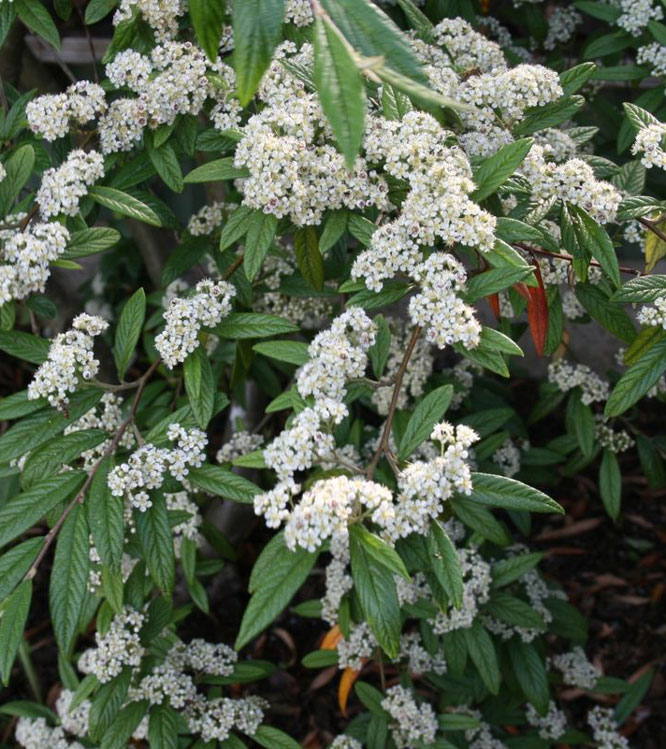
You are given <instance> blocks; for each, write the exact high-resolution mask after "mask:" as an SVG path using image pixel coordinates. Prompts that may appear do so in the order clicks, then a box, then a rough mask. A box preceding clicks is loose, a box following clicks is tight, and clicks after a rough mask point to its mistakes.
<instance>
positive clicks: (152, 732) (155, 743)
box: [148, 0, 217, 749]
mask: <svg viewBox="0 0 666 749" xmlns="http://www.w3.org/2000/svg"><path fill="white" fill-rule="evenodd" d="M191 8H192V0H190V14H191V12H192V11H191ZM216 51H217V47H216ZM178 724H179V719H178V713H177V712H176V711H175V710H174V709H173V708H172V707H171V706H170V705H165V704H162V705H157V707H154V708H153V709H152V710H151V712H150V724H149V726H148V742H149V744H150V746H151V747H155V749H178Z"/></svg>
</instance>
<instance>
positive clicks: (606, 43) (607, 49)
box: [583, 31, 635, 60]
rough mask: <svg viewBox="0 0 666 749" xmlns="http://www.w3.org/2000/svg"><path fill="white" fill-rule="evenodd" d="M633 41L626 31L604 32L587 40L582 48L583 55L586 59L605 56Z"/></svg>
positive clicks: (631, 43)
mask: <svg viewBox="0 0 666 749" xmlns="http://www.w3.org/2000/svg"><path fill="white" fill-rule="evenodd" d="M634 43H635V40H634V37H633V36H631V34H627V32H626V31H616V32H615V33H613V34H604V35H603V36H599V37H597V38H596V39H593V40H592V41H591V42H589V43H588V44H587V45H586V46H585V48H584V49H583V57H584V58H585V59H586V60H595V59H596V58H597V57H605V56H606V55H612V54H614V53H615V52H621V51H622V50H623V49H627V47H631V46H632V45H633V44H634Z"/></svg>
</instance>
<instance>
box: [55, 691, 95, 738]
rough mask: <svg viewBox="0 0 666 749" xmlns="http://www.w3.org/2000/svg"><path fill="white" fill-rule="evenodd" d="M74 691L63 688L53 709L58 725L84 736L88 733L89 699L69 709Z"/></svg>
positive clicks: (69, 731) (74, 733) (76, 734)
mask: <svg viewBox="0 0 666 749" xmlns="http://www.w3.org/2000/svg"><path fill="white" fill-rule="evenodd" d="M73 698H74V692H72V691H71V690H69V689H63V690H62V692H60V696H59V697H58V699H57V700H56V703H55V709H56V713H57V715H58V718H59V719H60V725H61V726H62V727H63V729H64V730H65V731H67V733H71V734H73V735H74V736H85V735H86V734H87V733H88V717H89V715H90V706H91V703H90V700H83V701H82V702H80V703H79V705H78V706H77V707H75V708H74V709H73V710H70V706H71V704H72V700H73Z"/></svg>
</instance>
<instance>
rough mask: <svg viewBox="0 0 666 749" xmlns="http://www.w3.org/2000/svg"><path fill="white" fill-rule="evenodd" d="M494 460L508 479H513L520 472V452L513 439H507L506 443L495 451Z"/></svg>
mask: <svg viewBox="0 0 666 749" xmlns="http://www.w3.org/2000/svg"><path fill="white" fill-rule="evenodd" d="M492 460H493V463H496V464H497V466H498V467H499V469H500V471H501V472H502V473H503V474H504V475H505V476H507V477H508V478H512V477H513V476H515V475H516V474H517V473H518V471H520V450H519V449H518V447H517V446H516V444H515V442H514V441H513V440H512V439H511V437H507V438H506V440H505V441H504V443H503V444H502V445H501V446H500V447H498V448H497V450H495V452H494V453H493V456H492Z"/></svg>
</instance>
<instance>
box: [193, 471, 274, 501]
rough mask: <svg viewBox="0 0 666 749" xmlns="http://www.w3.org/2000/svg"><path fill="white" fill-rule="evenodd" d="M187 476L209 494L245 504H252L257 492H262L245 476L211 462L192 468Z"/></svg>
mask: <svg viewBox="0 0 666 749" xmlns="http://www.w3.org/2000/svg"><path fill="white" fill-rule="evenodd" d="M187 478H188V480H189V481H191V482H192V483H193V484H194V485H195V486H197V487H199V489H203V490H204V491H205V492H208V493H209V494H215V495H216V496H218V497H225V498H226V499H232V500H233V501H234V502H242V503H243V504H252V502H253V501H254V496H255V494H259V493H261V489H260V488H259V487H258V486H257V485H256V484H253V483H252V482H251V481H248V479H246V478H243V476H239V475H238V474H237V473H232V471H230V470H229V469H228V468H222V466H213V465H210V464H209V463H204V465H202V466H200V467H199V468H192V469H191V470H190V472H189V473H188V474H187Z"/></svg>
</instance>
